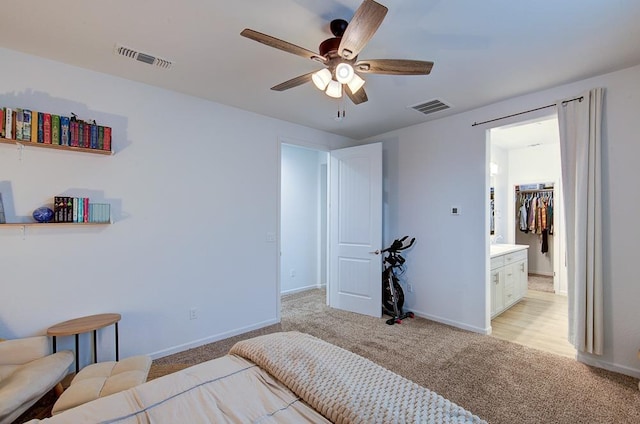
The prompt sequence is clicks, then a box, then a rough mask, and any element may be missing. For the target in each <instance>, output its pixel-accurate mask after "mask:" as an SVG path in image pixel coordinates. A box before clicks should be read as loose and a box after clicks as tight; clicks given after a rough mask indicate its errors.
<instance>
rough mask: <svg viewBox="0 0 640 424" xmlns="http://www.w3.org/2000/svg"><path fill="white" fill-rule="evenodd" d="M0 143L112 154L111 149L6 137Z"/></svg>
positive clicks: (95, 153)
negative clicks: (35, 141)
mask: <svg viewBox="0 0 640 424" xmlns="http://www.w3.org/2000/svg"><path fill="white" fill-rule="evenodd" d="M0 144H17V145H19V146H24V147H36V148H38V147H42V148H45V149H54V150H66V151H71V152H81V153H91V154H94V155H104V156H111V155H113V150H99V149H89V148H86V147H75V146H62V145H59V144H45V143H33V142H31V141H24V140H13V139H8V138H0Z"/></svg>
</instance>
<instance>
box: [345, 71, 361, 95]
mask: <svg viewBox="0 0 640 424" xmlns="http://www.w3.org/2000/svg"><path fill="white" fill-rule="evenodd" d="M347 85H348V86H349V90H351V93H352V94H356V93H357V92H358V90H360V89H361V88H362V86H363V85H364V80H363V79H362V78H360V76H359V75H358V74H355V73H354V74H353V78H351V81H349V82H348V83H347Z"/></svg>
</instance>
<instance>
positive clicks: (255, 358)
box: [229, 332, 485, 424]
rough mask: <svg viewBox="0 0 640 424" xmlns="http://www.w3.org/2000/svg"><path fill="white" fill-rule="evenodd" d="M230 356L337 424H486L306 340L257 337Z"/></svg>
mask: <svg viewBox="0 0 640 424" xmlns="http://www.w3.org/2000/svg"><path fill="white" fill-rule="evenodd" d="M229 353H230V354H234V355H238V356H241V357H244V358H246V359H248V360H250V361H252V362H254V363H256V364H258V366H260V367H261V368H263V369H265V370H266V371H267V372H269V373H270V374H271V375H273V376H274V377H276V378H277V379H278V380H280V381H281V382H282V383H284V384H285V385H286V386H287V387H288V388H289V389H290V390H291V391H293V392H294V393H295V394H296V395H298V396H300V398H302V399H303V400H304V401H305V402H307V403H308V404H309V405H311V406H312V407H313V408H315V409H316V410H317V411H318V412H320V413H321V414H322V415H324V416H325V417H326V418H327V419H329V420H330V421H332V422H334V423H338V424H343V423H344V424H346V423H485V421H483V420H481V419H480V418H478V417H477V416H475V415H473V414H472V413H470V412H469V411H466V410H465V409H463V408H461V407H460V406H458V405H456V404H455V403H453V402H451V401H449V400H447V399H445V398H443V397H442V396H440V395H438V394H437V393H435V392H433V391H431V390H429V389H426V388H424V387H422V386H419V385H418V384H416V383H413V382H411V381H409V380H407V379H406V378H404V377H401V376H399V375H397V374H395V373H393V372H391V371H389V370H388V369H386V368H384V367H381V366H380V365H377V364H375V363H374V362H372V361H370V360H368V359H366V358H364V357H362V356H359V355H357V354H355V353H352V352H349V351H347V350H345V349H342V348H340V347H338V346H335V345H332V344H330V343H327V342H325V341H323V340H320V339H318V338H315V337H313V336H311V335H308V334H303V333H299V332H285V333H276V334H269V335H266V336H261V337H256V338H253V339H249V340H245V341H241V342H238V343H237V344H236V345H234V346H233V347H232V349H231V351H230V352H229Z"/></svg>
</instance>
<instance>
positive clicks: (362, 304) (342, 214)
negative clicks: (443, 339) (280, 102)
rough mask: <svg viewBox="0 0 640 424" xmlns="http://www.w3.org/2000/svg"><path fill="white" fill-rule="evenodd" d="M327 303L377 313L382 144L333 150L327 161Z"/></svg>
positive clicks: (380, 299) (380, 305)
mask: <svg viewBox="0 0 640 424" xmlns="http://www.w3.org/2000/svg"><path fill="white" fill-rule="evenodd" d="M329 187H330V189H329V190H330V194H329V196H330V197H329V199H330V202H329V249H330V250H329V281H328V282H327V285H328V289H327V297H328V304H329V306H331V307H333V308H338V309H344V310H347V311H351V312H357V313H360V314H366V315H371V316H374V317H380V316H381V315H382V285H381V280H382V278H381V272H382V268H381V256H380V255H379V254H376V253H374V252H375V251H377V250H379V249H381V248H382V144H381V143H374V144H367V145H363V146H357V147H350V148H346V149H340V150H334V151H332V152H331V161H330V186H329Z"/></svg>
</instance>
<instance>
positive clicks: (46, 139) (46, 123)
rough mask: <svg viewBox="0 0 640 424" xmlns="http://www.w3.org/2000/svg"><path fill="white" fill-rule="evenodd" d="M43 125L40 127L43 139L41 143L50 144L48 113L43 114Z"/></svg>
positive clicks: (49, 118)
mask: <svg viewBox="0 0 640 424" xmlns="http://www.w3.org/2000/svg"><path fill="white" fill-rule="evenodd" d="M43 122H44V123H43V125H42V129H43V134H44V136H43V138H42V142H43V143H44V144H51V114H50V113H45V114H44V119H43Z"/></svg>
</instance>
